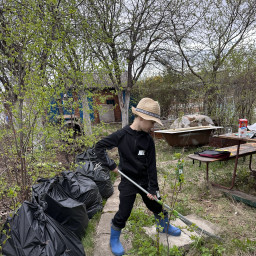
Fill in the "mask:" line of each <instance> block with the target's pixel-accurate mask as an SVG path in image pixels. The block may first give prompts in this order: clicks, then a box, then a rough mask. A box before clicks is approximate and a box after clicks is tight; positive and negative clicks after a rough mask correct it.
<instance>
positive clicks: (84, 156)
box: [76, 148, 114, 172]
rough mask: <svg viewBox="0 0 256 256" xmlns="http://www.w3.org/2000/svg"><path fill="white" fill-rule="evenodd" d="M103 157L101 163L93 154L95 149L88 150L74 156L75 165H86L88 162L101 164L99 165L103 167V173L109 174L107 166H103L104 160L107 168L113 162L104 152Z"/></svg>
mask: <svg viewBox="0 0 256 256" xmlns="http://www.w3.org/2000/svg"><path fill="white" fill-rule="evenodd" d="M104 154H105V156H104V161H103V162H102V161H101V159H99V158H98V157H97V155H96V153H95V148H89V149H87V150H86V151H85V152H83V153H81V154H78V155H77V156H76V163H86V162H88V161H91V162H93V163H94V164H96V163H101V165H102V166H103V167H104V171H107V172H109V171H110V170H109V169H108V167H107V166H105V165H104V164H103V163H104V162H105V160H107V162H108V166H110V165H113V164H114V160H113V159H111V158H109V156H108V153H107V152H106V151H105V153H104Z"/></svg>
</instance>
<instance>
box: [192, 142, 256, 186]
mask: <svg viewBox="0 0 256 256" xmlns="http://www.w3.org/2000/svg"><path fill="white" fill-rule="evenodd" d="M218 150H222V151H223V150H227V151H230V152H231V155H230V157H228V158H225V159H219V158H210V157H202V156H199V155H197V154H190V155H188V157H189V158H190V159H192V160H193V163H194V161H195V160H197V161H199V162H200V164H201V162H203V163H206V180H207V182H209V163H212V162H216V161H228V160H230V159H234V158H236V163H235V168H234V172H233V179H232V184H231V187H225V186H222V185H220V184H216V183H212V185H214V186H218V187H221V188H225V189H232V188H233V186H234V182H235V178H236V169H237V168H236V167H237V159H238V158H240V157H245V156H248V155H249V156H250V162H249V169H250V171H251V172H252V173H253V175H254V176H255V177H256V171H254V170H252V155H253V154H255V153H256V143H246V144H241V145H240V149H239V150H237V146H231V147H225V148H219V149H218ZM237 152H238V157H237Z"/></svg>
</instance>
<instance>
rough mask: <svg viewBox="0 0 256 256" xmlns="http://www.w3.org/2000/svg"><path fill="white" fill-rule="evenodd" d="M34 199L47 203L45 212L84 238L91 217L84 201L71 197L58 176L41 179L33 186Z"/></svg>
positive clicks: (40, 202)
mask: <svg viewBox="0 0 256 256" xmlns="http://www.w3.org/2000/svg"><path fill="white" fill-rule="evenodd" d="M32 198H33V199H32V201H34V200H35V201H36V202H37V203H39V204H42V203H44V202H46V203H47V207H46V209H45V212H46V213H47V214H49V215H50V216H51V217H52V218H54V219H55V220H57V221H58V222H59V223H60V224H61V225H64V226H65V227H67V228H69V229H70V230H71V231H73V232H74V233H75V234H76V235H77V236H78V237H79V238H82V237H83V235H84V233H85V230H86V228H87V227H88V223H89V219H88V214H87V211H86V206H85V204H84V203H81V202H78V201H76V200H74V199H73V198H71V197H70V196H69V195H68V194H67V193H66V192H65V191H64V189H63V188H62V186H61V184H60V183H59V180H58V178H54V179H49V180H47V179H40V180H39V184H36V185H33V186H32Z"/></svg>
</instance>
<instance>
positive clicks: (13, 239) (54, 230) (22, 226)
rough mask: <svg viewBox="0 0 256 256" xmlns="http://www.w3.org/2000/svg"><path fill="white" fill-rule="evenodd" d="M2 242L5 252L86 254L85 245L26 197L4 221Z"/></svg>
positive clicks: (63, 255) (8, 254)
mask: <svg viewBox="0 0 256 256" xmlns="http://www.w3.org/2000/svg"><path fill="white" fill-rule="evenodd" d="M0 244H1V246H2V253H3V255H5V256H32V255H36V256H39V255H40V256H77V255H79V256H80V255H81V256H83V255H85V252H84V248H83V245H82V243H81V241H80V240H79V239H78V238H77V236H76V235H75V234H74V233H73V232H71V231H70V230H69V229H67V228H65V227H64V226H62V225H60V224H59V223H58V222H57V221H55V220H54V219H52V218H51V217H50V216H49V215H47V214H46V213H45V212H44V208H43V207H41V206H39V205H38V204H33V203H30V202H27V201H25V202H24V203H23V204H22V205H21V207H20V208H19V209H18V211H17V213H15V214H14V215H13V217H8V219H7V221H6V222H5V224H4V227H3V230H2V233H1V237H0Z"/></svg>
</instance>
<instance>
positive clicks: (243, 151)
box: [188, 143, 256, 162]
mask: <svg viewBox="0 0 256 256" xmlns="http://www.w3.org/2000/svg"><path fill="white" fill-rule="evenodd" d="M217 150H221V151H224V150H227V151H230V152H231V155H230V157H229V158H225V159H219V158H210V157H202V156H199V155H197V154H190V155H188V157H189V158H191V159H194V160H198V161H201V162H215V161H227V160H229V159H231V158H234V157H236V151H237V146H231V147H225V148H219V149H217ZM255 153H256V143H246V144H241V145H240V150H239V157H242V156H246V155H251V154H255Z"/></svg>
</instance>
